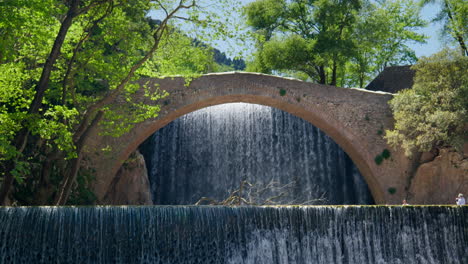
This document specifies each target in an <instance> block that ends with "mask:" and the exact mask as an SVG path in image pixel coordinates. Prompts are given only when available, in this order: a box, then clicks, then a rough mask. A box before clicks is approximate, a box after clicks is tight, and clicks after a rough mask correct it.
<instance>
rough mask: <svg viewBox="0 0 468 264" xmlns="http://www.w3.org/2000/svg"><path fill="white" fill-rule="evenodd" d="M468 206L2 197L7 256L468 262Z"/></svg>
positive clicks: (2, 246)
mask: <svg viewBox="0 0 468 264" xmlns="http://www.w3.org/2000/svg"><path fill="white" fill-rule="evenodd" d="M467 245H468V207H466V206H465V207H455V206H452V207H449V206H445V207H444V206H430V207H422V206H421V207H412V206H395V207H378V206H377V207H376V206H363V207H362V206H361V207H358V206H351V207H349V206H341V207H321V206H307V207H299V206H294V207H293V206H290V207H208V206H202V207H196V206H177V207H176V206H154V207H143V206H141V207H29V208H28V207H17V208H14V207H0V263H164V264H167V263H171V264H184V263H194V264H195V263H216V264H223V263H233V264H234V263H236V264H241V263H246V264H247V263H248V264H250V263H251V264H280V263H281V264H286V263H288V264H291V263H298V264H299V263H308V264H309V263H310V264H312V263H326V264H332V263H360V264H365V263H369V264H375V263H380V264H384V263H392V264H396V263H399V264H412V263H424V264H426V263H427V264H432V263H441V264H442V263H451V264H462V263H468V250H467V249H466V246H467Z"/></svg>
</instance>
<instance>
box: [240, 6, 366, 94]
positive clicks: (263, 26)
mask: <svg viewBox="0 0 468 264" xmlns="http://www.w3.org/2000/svg"><path fill="white" fill-rule="evenodd" d="M360 6H361V2H360V1H359V0H343V1H341V0H337V1H335V0H319V1H306V0H294V1H286V0H282V1H272V0H258V1H255V2H253V3H251V4H249V5H248V6H247V7H246V9H245V14H246V16H247V23H248V24H249V25H250V26H251V27H252V28H253V29H254V30H256V32H257V33H258V34H259V37H258V39H259V40H260V41H261V42H262V41H263V42H264V43H261V44H260V45H259V51H258V53H257V56H256V60H258V62H256V63H255V64H257V65H258V66H260V70H263V71H265V70H280V71H281V70H295V71H299V72H303V73H305V74H307V75H308V76H309V77H310V78H311V79H313V80H314V81H317V82H318V83H322V84H332V85H336V81H337V72H338V67H340V66H341V65H342V64H343V61H344V60H345V58H347V57H349V56H350V51H352V50H353V46H354V44H353V43H352V41H351V40H350V38H349V36H350V34H351V29H352V25H353V23H354V22H355V20H356V15H357V12H358V10H359V9H360Z"/></svg>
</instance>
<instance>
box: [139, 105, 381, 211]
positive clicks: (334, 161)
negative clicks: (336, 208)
mask: <svg viewBox="0 0 468 264" xmlns="http://www.w3.org/2000/svg"><path fill="white" fill-rule="evenodd" d="M140 150H141V152H142V153H143V155H144V156H145V160H146V163H147V168H148V172H149V177H150V183H151V189H152V195H153V202H154V203H155V204H173V205H175V204H194V203H196V202H197V201H198V200H199V199H200V198H201V197H209V198H213V199H215V200H222V199H224V198H226V197H227V196H228V192H229V191H232V190H235V189H238V188H239V186H240V182H241V181H242V180H247V181H248V182H250V183H252V184H255V185H258V186H267V185H268V184H269V183H271V182H278V183H279V186H286V185H288V186H292V188H291V189H290V191H288V192H289V193H291V194H292V195H288V196H284V197H282V198H281V199H277V200H275V202H278V203H288V204H291V203H296V204H298V203H303V202H307V201H309V202H310V201H311V200H312V201H313V202H312V203H322V204H373V199H372V197H371V195H370V192H369V190H368V187H367V185H366V183H365V182H364V180H363V178H362V176H361V175H360V174H359V172H358V170H357V168H356V167H355V165H354V164H353V162H352V161H351V159H350V158H349V157H348V156H347V155H346V153H344V151H343V150H342V149H341V148H340V147H339V146H338V145H337V144H336V143H335V142H334V141H333V140H331V139H330V138H329V137H328V136H327V135H325V134H324V133H323V132H322V131H320V130H319V129H318V128H316V127H314V126H313V125H311V124H310V123H308V122H306V121H304V120H302V119H300V118H298V117H295V116H293V115H291V114H289V113H286V112H283V111H281V110H278V109H275V108H271V107H267V106H261V105H254V104H245V103H233V104H224V105H218V106H212V107H208V108H205V109H202V110H198V111H196V112H193V113H190V114H187V115H185V116H183V117H181V118H179V119H177V120H175V121H174V122H172V123H170V124H169V125H167V126H166V127H164V128H162V129H161V130H159V131H158V132H156V133H155V134H154V135H153V136H152V137H150V138H149V139H148V140H147V141H146V142H145V143H144V144H142V146H141V147H140ZM272 196H274V194H272ZM319 197H322V198H325V201H320V202H317V201H315V200H316V199H317V198H319Z"/></svg>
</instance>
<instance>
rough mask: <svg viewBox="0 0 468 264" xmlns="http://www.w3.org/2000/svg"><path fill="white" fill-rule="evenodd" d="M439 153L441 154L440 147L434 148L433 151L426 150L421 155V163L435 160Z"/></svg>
mask: <svg viewBox="0 0 468 264" xmlns="http://www.w3.org/2000/svg"><path fill="white" fill-rule="evenodd" d="M437 155H439V149H437V148H433V149H432V150H431V151H428V152H424V153H423V154H422V155H421V158H420V160H419V163H420V164H423V163H427V162H430V161H433V160H434V159H435V157H437Z"/></svg>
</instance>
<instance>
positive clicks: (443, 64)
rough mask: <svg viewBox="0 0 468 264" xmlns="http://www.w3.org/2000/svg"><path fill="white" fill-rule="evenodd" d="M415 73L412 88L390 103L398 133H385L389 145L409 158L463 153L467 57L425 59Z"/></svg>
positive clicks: (467, 103)
mask: <svg viewBox="0 0 468 264" xmlns="http://www.w3.org/2000/svg"><path fill="white" fill-rule="evenodd" d="M413 69H415V70H416V76H415V81H414V85H413V87H412V88H411V89H407V90H403V91H401V92H399V93H398V94H397V95H396V96H395V97H394V98H393V99H392V100H391V101H390V102H389V103H390V106H391V108H392V111H393V115H394V118H395V129H393V130H387V131H386V135H385V138H386V139H387V142H388V143H389V144H390V145H391V146H401V147H403V148H404V149H405V154H406V155H407V156H411V155H412V153H414V152H416V151H419V152H424V151H429V150H431V149H432V148H433V147H442V146H452V147H455V148H456V149H457V150H461V149H462V147H463V143H464V141H465V140H466V137H467V136H468V132H467V131H466V130H465V129H464V128H465V124H467V123H468V74H467V72H468V57H464V56H461V55H458V53H455V52H453V51H448V50H445V51H442V52H440V53H437V54H435V55H433V56H431V57H429V58H425V57H423V58H422V59H420V61H418V63H417V64H416V65H414V66H413Z"/></svg>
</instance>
